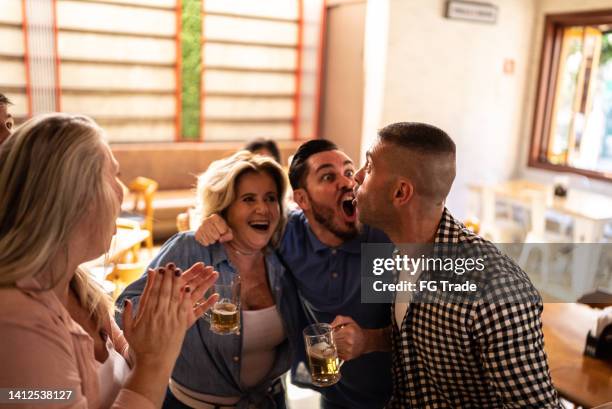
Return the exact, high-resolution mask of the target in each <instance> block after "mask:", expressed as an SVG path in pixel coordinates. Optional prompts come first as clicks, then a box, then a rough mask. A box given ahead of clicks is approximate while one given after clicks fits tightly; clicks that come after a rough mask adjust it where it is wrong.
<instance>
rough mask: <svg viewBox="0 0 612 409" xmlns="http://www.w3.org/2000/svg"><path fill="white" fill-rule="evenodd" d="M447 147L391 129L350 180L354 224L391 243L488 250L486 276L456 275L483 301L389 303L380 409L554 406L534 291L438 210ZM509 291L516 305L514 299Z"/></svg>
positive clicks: (417, 127)
mask: <svg viewBox="0 0 612 409" xmlns="http://www.w3.org/2000/svg"><path fill="white" fill-rule="evenodd" d="M455 151H456V148H455V143H454V142H453V141H452V139H451V138H450V137H449V136H448V135H447V134H446V133H445V132H444V131H442V130H441V129H438V128H436V127H434V126H431V125H427V124H422V123H410V122H400V123H395V124H391V125H389V126H386V127H385V128H383V129H381V130H380V131H379V133H378V139H377V140H376V141H375V142H374V144H373V146H372V147H371V148H370V150H369V151H368V152H367V154H366V163H365V165H364V166H363V167H362V168H361V169H359V171H358V172H357V174H356V176H355V180H356V181H357V187H356V189H355V190H356V204H357V214H358V215H359V219H360V220H361V222H362V223H367V224H368V225H370V226H374V227H377V228H379V229H382V230H383V231H384V232H385V233H387V235H388V236H389V238H391V240H392V242H393V244H394V245H395V246H400V245H401V244H406V243H409V244H416V245H420V244H422V243H432V244H434V245H437V246H438V248H443V246H446V248H448V246H449V245H453V246H455V247H453V248H454V249H456V248H458V247H459V246H461V245H463V246H464V247H465V246H467V245H470V246H472V247H470V249H469V251H471V252H473V251H475V250H474V249H475V246H481V247H485V248H486V249H487V253H486V255H485V258H486V261H485V270H484V273H486V274H484V277H486V279H482V278H480V277H481V276H482V275H479V273H478V271H477V270H476V271H471V272H465V273H461V274H465V275H462V277H465V278H467V279H469V280H470V281H473V282H479V283H482V287H481V288H479V289H478V290H479V291H480V292H481V294H482V297H480V298H477V299H475V300H473V301H467V300H466V301H463V300H464V299H461V301H454V302H448V301H446V300H447V299H445V298H437V300H440V301H433V302H432V301H424V302H419V301H418V299H412V300H411V301H412V302H400V301H401V300H398V299H396V302H395V304H394V306H393V313H392V320H393V325H392V328H393V344H392V347H393V349H392V351H393V385H394V388H393V397H392V399H391V401H390V403H389V408H408V407H415V408H460V407H488V408H489V407H490V408H502V407H503V408H508V407H513V408H527V407H528V408H559V407H560V406H559V401H558V397H557V392H556V391H555V388H554V387H553V384H552V382H551V379H550V371H549V368H548V362H547V360H546V353H545V352H544V337H543V334H542V321H541V313H542V308H543V306H542V301H541V298H540V296H539V294H538V293H537V290H536V289H535V288H534V287H533V285H532V284H531V282H530V281H529V278H528V277H527V275H526V274H525V273H524V272H523V271H522V270H521V269H520V267H518V266H517V265H516V263H514V262H513V261H512V260H511V259H509V258H508V257H505V256H503V255H502V254H500V253H499V251H498V250H497V249H496V248H495V246H494V245H493V244H491V243H489V242H487V241H485V240H484V239H482V238H481V237H479V236H477V235H475V234H474V233H472V232H471V231H469V230H468V229H466V228H465V226H463V225H462V224H461V223H460V222H458V221H457V220H456V219H455V218H454V217H453V216H452V215H451V213H450V212H449V211H448V209H446V207H445V202H446V197H447V195H448V193H449V192H450V189H451V186H452V183H453V180H454V179H455V173H456V169H455V156H456V153H455ZM401 248H402V246H400V247H399V249H401ZM404 251H405V250H404ZM408 251H409V250H408ZM472 254H474V253H472ZM422 273H423V275H426V274H428V272H422ZM438 273H439V272H438ZM403 275H405V276H406V277H403ZM398 280H401V281H404V280H409V277H408V274H407V273H406V274H404V273H402V272H399V274H398ZM423 280H426V278H423ZM517 293H518V294H522V296H521V297H522V298H521V301H514V300H516V299H517V297H516V294H517ZM436 296H437V297H440V293H438V294H436ZM491 296H493V298H490V297H491ZM523 297H524V298H523ZM455 300H456V298H455ZM508 300H509V301H508ZM522 300H525V301H522Z"/></svg>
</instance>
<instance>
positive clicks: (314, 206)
mask: <svg viewBox="0 0 612 409" xmlns="http://www.w3.org/2000/svg"><path fill="white" fill-rule="evenodd" d="M308 198H309V200H310V208H311V210H312V215H313V216H314V218H315V220H316V221H317V222H318V223H319V224H321V225H322V226H323V227H325V228H326V229H327V230H329V231H330V232H331V233H332V234H333V235H334V236H336V237H338V238H339V239H342V240H344V241H348V240H351V239H353V238H355V237H356V236H357V235H358V234H359V227H358V225H357V223H353V224H352V225H346V227H344V228H342V226H338V224H337V223H334V216H335V212H334V209H332V208H330V207H329V206H326V205H322V204H319V203H317V202H315V201H314V200H313V199H312V196H310V195H308Z"/></svg>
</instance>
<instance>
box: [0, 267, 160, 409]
mask: <svg viewBox="0 0 612 409" xmlns="http://www.w3.org/2000/svg"><path fill="white" fill-rule="evenodd" d="M39 288H40V285H39V283H38V281H36V279H34V278H27V279H23V280H20V281H19V282H18V283H17V288H2V289H0V334H2V336H1V337H0V362H2V371H0V388H29V389H34V388H36V389H41V388H44V389H63V390H68V389H70V390H72V391H73V392H72V393H73V396H74V397H73V399H72V400H71V401H70V402H69V404H68V405H67V403H66V402H61V401H55V402H53V403H48V404H45V408H47V409H52V408H59V407H61V408H79V409H85V408H95V409H98V408H99V407H100V406H101V404H102V402H101V397H100V385H99V381H98V371H97V366H96V359H95V356H94V342H93V339H92V338H91V337H90V336H89V335H88V334H87V333H86V332H85V330H84V329H83V328H82V327H81V326H80V325H79V324H77V323H76V322H75V321H74V320H73V319H72V318H71V317H70V314H69V313H68V311H67V310H66V308H65V307H64V305H63V304H62V303H61V302H60V300H59V299H58V298H57V296H56V295H55V293H54V292H53V291H36V289H39ZM104 329H105V330H106V331H107V333H108V334H110V337H111V339H112V341H113V345H114V348H115V349H116V350H117V351H118V352H119V353H121V354H122V355H123V356H124V357H126V359H127V356H126V354H127V346H128V345H127V341H126V340H125V338H124V337H123V333H122V332H121V330H120V329H119V328H118V327H117V325H116V324H115V322H114V321H113V320H112V319H110V317H109V320H108V321H107V322H106V323H105V328H104ZM31 403H32V404H33V405H34V406H35V407H38V406H39V405H38V404H39V403H40V402H31ZM2 407H3V408H5V407H6V408H13V407H14V408H17V407H19V408H23V407H24V406H23V403H21V404H15V405H12V404H9V405H7V406H5V405H2ZM111 408H113V409H128V408H138V409H153V408H154V405H153V403H152V402H151V401H149V400H148V399H147V398H145V397H144V396H142V395H140V394H138V393H136V392H133V391H130V390H128V389H125V388H124V389H121V390H120V391H119V394H118V395H117V398H116V399H115V402H114V403H113V405H112V406H111Z"/></svg>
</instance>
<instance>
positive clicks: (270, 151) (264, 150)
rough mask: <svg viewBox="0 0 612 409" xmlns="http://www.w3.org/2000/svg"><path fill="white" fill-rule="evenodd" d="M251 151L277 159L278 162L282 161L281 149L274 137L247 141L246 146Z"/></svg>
mask: <svg viewBox="0 0 612 409" xmlns="http://www.w3.org/2000/svg"><path fill="white" fill-rule="evenodd" d="M244 149H246V150H247V151H249V152H253V153H255V154H257V155H263V156H268V157H270V158H272V159H274V160H275V161H276V163H279V164H280V163H281V156H280V151H279V149H278V145H277V144H276V142H274V140H273V139H266V138H256V139H253V140H252V141H250V142H249V143H247V144H246V145H245V146H244Z"/></svg>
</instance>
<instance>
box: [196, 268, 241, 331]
mask: <svg viewBox="0 0 612 409" xmlns="http://www.w3.org/2000/svg"><path fill="white" fill-rule="evenodd" d="M209 291H210V292H211V294H213V293H217V294H219V300H218V301H217V302H216V303H215V304H214V305H213V306H212V308H210V309H209V310H208V311H207V312H206V313H205V314H204V318H205V319H206V321H208V322H209V323H210V330H211V331H212V332H214V333H215V334H218V335H231V334H238V333H240V277H239V276H235V277H234V278H233V280H232V281H231V282H229V283H220V284H215V285H214V287H213V288H212V289H211V290H209Z"/></svg>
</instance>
